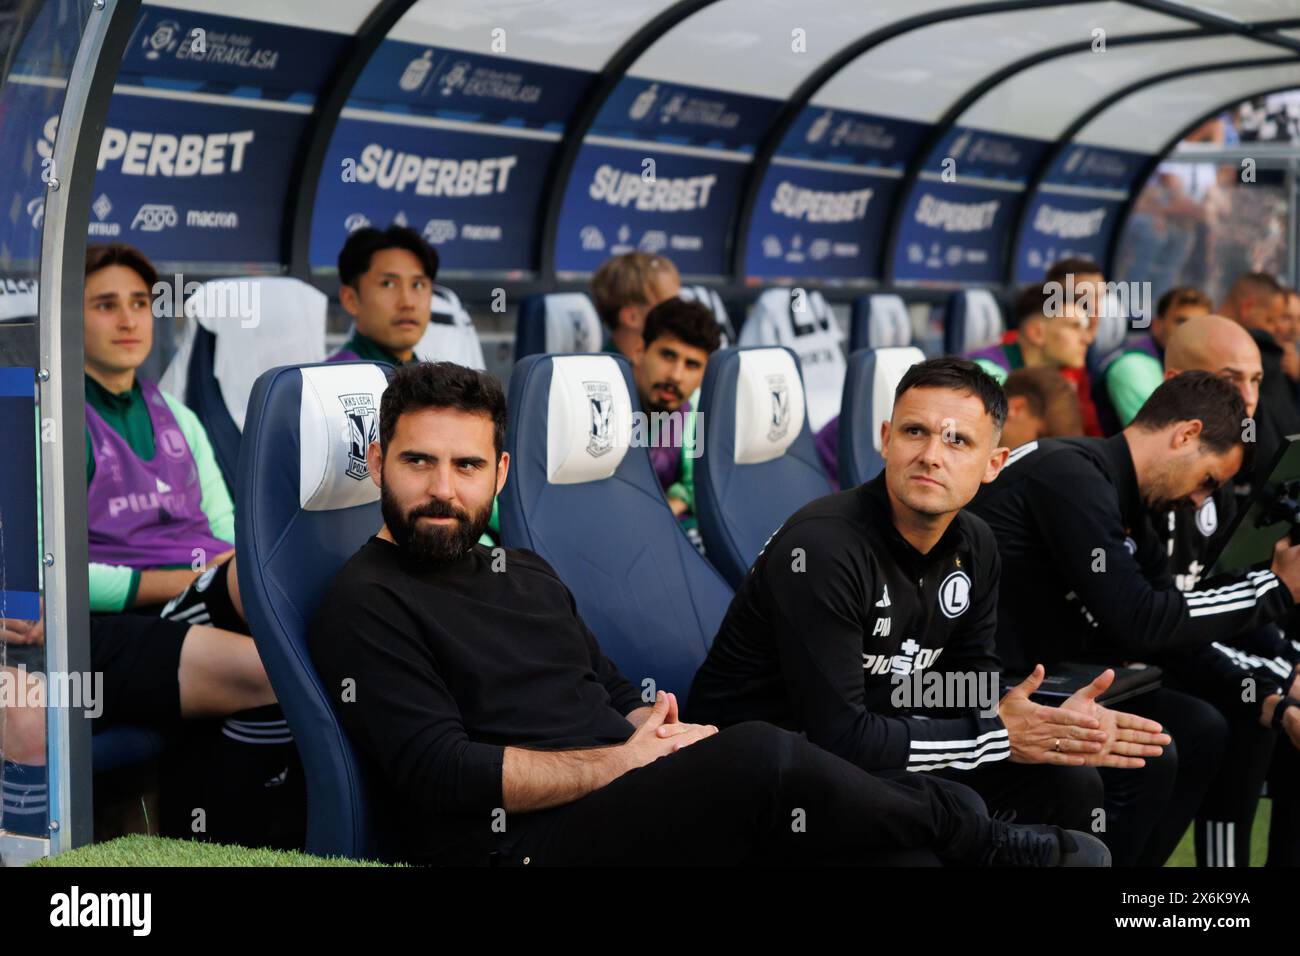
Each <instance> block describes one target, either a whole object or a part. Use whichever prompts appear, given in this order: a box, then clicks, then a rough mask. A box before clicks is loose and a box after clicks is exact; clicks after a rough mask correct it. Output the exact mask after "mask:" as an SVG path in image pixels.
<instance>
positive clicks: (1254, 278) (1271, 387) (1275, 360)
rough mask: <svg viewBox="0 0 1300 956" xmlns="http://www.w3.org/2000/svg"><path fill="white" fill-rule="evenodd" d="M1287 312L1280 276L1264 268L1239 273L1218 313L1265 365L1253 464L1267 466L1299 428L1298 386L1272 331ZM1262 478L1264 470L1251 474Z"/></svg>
mask: <svg viewBox="0 0 1300 956" xmlns="http://www.w3.org/2000/svg"><path fill="white" fill-rule="evenodd" d="M1285 312H1286V295H1285V293H1284V292H1283V291H1282V287H1281V286H1280V285H1278V283H1277V280H1276V279H1274V278H1273V277H1272V276H1270V275H1268V274H1266V273H1263V272H1248V273H1246V274H1245V275H1242V276H1239V277H1238V278H1237V280H1236V281H1235V282H1233V283H1232V286H1231V288H1229V289H1228V295H1227V298H1225V299H1224V301H1223V304H1222V305H1221V306H1219V313H1220V314H1221V315H1225V316H1227V317H1228V318H1230V319H1232V320H1233V321H1235V322H1237V323H1239V324H1240V325H1241V326H1242V327H1243V328H1244V329H1245V330H1246V331H1247V332H1249V333H1250V337H1251V338H1253V339H1254V340H1255V344H1256V345H1257V346H1259V354H1260V360H1261V362H1262V364H1263V367H1264V380H1263V381H1262V382H1261V383H1260V391H1259V410H1258V411H1257V413H1256V415H1255V442H1256V454H1255V466H1256V468H1257V469H1267V468H1268V467H1269V466H1270V464H1271V463H1272V461H1273V456H1274V454H1276V452H1277V449H1278V448H1279V447H1280V446H1281V445H1282V441H1283V439H1284V438H1285V437H1286V436H1287V435H1294V434H1297V433H1300V408H1297V406H1296V394H1295V388H1294V387H1293V386H1292V385H1291V380H1290V379H1288V378H1287V376H1286V373H1285V372H1284V371H1283V369H1282V359H1283V357H1284V352H1283V349H1282V346H1281V345H1279V344H1278V341H1277V339H1276V338H1274V337H1273V333H1274V332H1275V331H1276V330H1277V327H1278V325H1277V324H1278V322H1279V320H1280V319H1281V317H1282V315H1283V314H1284V313H1285ZM1251 477H1252V478H1254V479H1262V478H1263V477H1265V476H1264V475H1262V474H1259V473H1256V474H1254V475H1252V476H1251Z"/></svg>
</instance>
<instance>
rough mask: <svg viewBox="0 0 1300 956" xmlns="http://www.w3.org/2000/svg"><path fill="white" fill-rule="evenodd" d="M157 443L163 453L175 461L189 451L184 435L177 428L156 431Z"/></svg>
mask: <svg viewBox="0 0 1300 956" xmlns="http://www.w3.org/2000/svg"><path fill="white" fill-rule="evenodd" d="M158 445H159V447H160V448H162V450H163V454H164V455H166V456H167V457H168V458H171V459H173V460H175V461H180V460H181V459H182V458H184V457H185V456H186V455H188V454H189V453H190V446H189V445H187V444H186V443H185V436H184V435H182V434H181V431H180V429H179V428H164V429H163V430H162V431H160V432H159V433H158Z"/></svg>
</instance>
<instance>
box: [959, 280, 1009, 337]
mask: <svg viewBox="0 0 1300 956" xmlns="http://www.w3.org/2000/svg"><path fill="white" fill-rule="evenodd" d="M956 296H957V297H959V298H960V300H961V302H962V305H963V307H964V309H963V314H962V315H961V317H960V319H961V328H959V329H956V330H954V331H955V333H956V336H957V338H956V343H957V346H958V350H960V351H963V352H973V351H975V350H976V349H982V348H986V347H988V346H990V345H996V344H997V343H998V342H999V341H1000V340H1001V338H1002V330H1003V322H1002V309H1000V308H999V307H998V300H997V299H995V298H994V297H993V293H992V292H990V291H989V290H988V289H963V290H962V291H961V292H958V293H956Z"/></svg>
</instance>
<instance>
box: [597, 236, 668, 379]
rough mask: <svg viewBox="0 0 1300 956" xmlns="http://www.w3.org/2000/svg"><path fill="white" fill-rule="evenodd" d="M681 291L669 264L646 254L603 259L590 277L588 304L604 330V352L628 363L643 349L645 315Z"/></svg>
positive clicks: (636, 253)
mask: <svg viewBox="0 0 1300 956" xmlns="http://www.w3.org/2000/svg"><path fill="white" fill-rule="evenodd" d="M681 291H682V280H681V276H679V275H678V274H677V267H676V266H675V265H673V263H672V260H671V259H668V258H667V257H665V256H657V255H651V254H650V253H648V252H627V253H624V254H623V255H621V256H614V257H612V258H610V259H606V260H605V261H604V262H602V263H601V264H600V268H598V269H597V270H596V271H595V273H594V274H593V275H592V277H591V301H592V302H593V303H594V304H595V306H596V314H597V315H599V316H600V321H601V322H602V323H603V324H604V326H605V334H606V336H607V341H606V344H605V351H607V352H621V353H623V355H625V356H627V358H628V359H629V360H635V358H636V356H637V353H638V352H640V351H641V349H642V348H643V347H644V346H645V338H644V335H643V334H642V333H643V331H644V328H645V319H646V315H647V314H648V313H649V312H650V310H651V309H653V308H654V307H655V306H656V305H658V304H659V303H660V302H663V301H664V300H665V299H671V298H673V297H675V296H676V295H677V293H679V292H681Z"/></svg>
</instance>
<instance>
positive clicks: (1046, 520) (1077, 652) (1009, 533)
mask: <svg viewBox="0 0 1300 956" xmlns="http://www.w3.org/2000/svg"><path fill="white" fill-rule="evenodd" d="M970 508H971V510H973V511H974V512H975V513H976V514H977V515H979V516H980V517H981V518H983V519H984V520H985V521H987V522H988V524H989V527H991V528H992V529H993V533H994V535H995V536H996V537H997V543H998V550H999V551H1000V552H1001V554H1002V568H1003V576H1002V590H1001V594H1000V596H999V603H998V638H997V647H998V653H999V654H1000V655H1001V656H1002V659H1003V660H1004V661H1006V663H1007V667H1008V668H1014V669H1024V670H1027V669H1029V668H1030V667H1032V666H1033V665H1034V664H1035V663H1042V664H1045V665H1047V667H1048V669H1049V671H1050V669H1051V666H1052V665H1053V664H1054V663H1056V662H1058V661H1062V660H1066V661H1093V662H1097V663H1102V664H1116V663H1122V662H1125V661H1131V660H1146V661H1150V660H1152V659H1154V658H1155V657H1156V656H1157V655H1160V654H1163V653H1165V652H1168V651H1171V650H1175V649H1178V648H1183V647H1191V646H1193V645H1204V644H1208V643H1209V642H1211V641H1223V640H1230V639H1231V638H1232V637H1233V635H1235V634H1237V633H1239V632H1241V631H1243V630H1246V629H1249V628H1252V627H1257V626H1259V625H1260V624H1262V623H1267V622H1268V621H1275V620H1278V619H1279V618H1281V617H1282V616H1283V615H1285V614H1286V613H1287V612H1288V611H1289V610H1290V609H1291V607H1292V606H1293V603H1292V601H1291V595H1290V592H1288V591H1287V589H1286V587H1285V586H1283V585H1282V582H1281V581H1279V580H1278V579H1277V578H1276V577H1275V576H1274V575H1273V573H1272V572H1271V571H1252V572H1250V573H1249V574H1248V575H1245V576H1244V577H1243V576H1231V575H1220V576H1218V577H1215V578H1212V579H1210V580H1208V581H1204V582H1203V583H1201V585H1200V586H1199V587H1197V588H1196V589H1194V590H1189V591H1187V592H1183V591H1180V590H1178V588H1176V587H1175V586H1174V579H1173V575H1172V574H1171V573H1170V570H1169V554H1168V549H1167V543H1166V542H1165V541H1164V540H1162V539H1161V537H1160V535H1159V534H1158V533H1157V532H1156V530H1155V528H1154V527H1152V525H1151V521H1150V519H1149V517H1148V515H1147V512H1146V509H1145V506H1144V504H1143V501H1142V495H1141V491H1140V489H1139V487H1138V482H1137V473H1136V471H1135V469H1134V466H1133V458H1132V456H1131V455H1130V453H1129V450H1128V444H1127V441H1126V440H1125V438H1124V435H1123V433H1120V434H1118V435H1115V436H1113V437H1111V438H1058V439H1051V438H1049V439H1043V440H1040V441H1036V442H1030V443H1028V444H1026V445H1021V446H1020V447H1019V448H1017V449H1016V450H1015V451H1014V452H1012V454H1011V457H1010V458H1009V459H1008V460H1007V465H1006V467H1005V468H1003V470H1002V473H1001V474H999V475H998V477H997V480H996V481H994V482H993V483H992V484H989V485H985V486H984V487H983V488H982V489H981V490H980V493H979V494H978V495H977V496H976V497H975V500H974V501H973V502H972V503H971V505H970Z"/></svg>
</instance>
